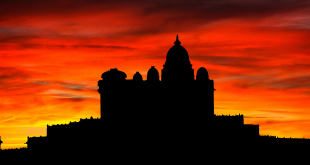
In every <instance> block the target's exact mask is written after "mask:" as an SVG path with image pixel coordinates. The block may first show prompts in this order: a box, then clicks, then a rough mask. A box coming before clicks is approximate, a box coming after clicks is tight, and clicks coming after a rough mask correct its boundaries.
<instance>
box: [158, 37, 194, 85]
mask: <svg viewBox="0 0 310 165" xmlns="http://www.w3.org/2000/svg"><path fill="white" fill-rule="evenodd" d="M180 44H181V42H180V41H179V36H178V35H177V39H176V41H175V42H174V46H172V48H170V49H169V51H168V53H167V57H166V62H165V64H164V68H163V69H162V70H161V72H162V74H161V80H162V81H171V82H172V81H180V80H182V81H183V82H185V81H193V80H194V70H193V68H192V64H191V62H190V61H189V56H188V53H187V51H186V49H185V48H184V47H183V46H181V45H180Z"/></svg>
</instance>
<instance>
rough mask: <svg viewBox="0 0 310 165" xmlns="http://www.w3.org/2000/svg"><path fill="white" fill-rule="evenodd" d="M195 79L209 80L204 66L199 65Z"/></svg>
mask: <svg viewBox="0 0 310 165" xmlns="http://www.w3.org/2000/svg"><path fill="white" fill-rule="evenodd" d="M196 80H198V81H205V80H209V74H208V71H207V69H206V68H204V67H200V68H199V69H198V71H197V75H196Z"/></svg>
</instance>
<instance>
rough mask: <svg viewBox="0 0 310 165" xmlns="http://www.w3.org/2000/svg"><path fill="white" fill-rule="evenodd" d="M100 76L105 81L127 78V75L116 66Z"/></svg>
mask: <svg viewBox="0 0 310 165" xmlns="http://www.w3.org/2000/svg"><path fill="white" fill-rule="evenodd" d="M101 78H102V79H103V80H107V81H122V80H125V79H126V78H127V75H126V73H124V72H122V71H119V70H117V68H114V69H110V70H108V71H106V72H104V73H102V75H101Z"/></svg>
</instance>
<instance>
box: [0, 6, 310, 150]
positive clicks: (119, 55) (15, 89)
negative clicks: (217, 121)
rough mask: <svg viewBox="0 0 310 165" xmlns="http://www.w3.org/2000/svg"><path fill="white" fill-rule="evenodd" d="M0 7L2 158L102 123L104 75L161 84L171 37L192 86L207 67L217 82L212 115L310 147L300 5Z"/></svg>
mask: <svg viewBox="0 0 310 165" xmlns="http://www.w3.org/2000/svg"><path fill="white" fill-rule="evenodd" d="M17 2H18V3H17ZM0 4H1V5H0V59H1V60H0V93H1V95H0V100H1V102H0V113H1V116H0V123H1V124H0V136H1V140H2V141H3V144H2V145H1V148H2V149H6V148H16V147H17V148H19V147H25V146H26V145H25V144H24V143H25V142H26V141H27V136H40V135H42V136H45V135H46V125H47V124H48V125H52V124H64V123H69V122H70V121H79V119H80V118H86V117H87V118H89V117H90V116H93V117H94V118H97V117H100V100H99V93H98V92H97V89H98V86H97V82H98V80H100V79H101V74H102V73H103V72H105V71H107V70H109V69H111V68H118V69H119V70H121V71H123V72H125V73H126V74H127V79H132V76H133V75H134V74H135V72H136V71H139V72H140V73H141V75H142V76H143V79H144V80H145V79H146V73H147V71H148V69H149V68H151V66H155V68H156V69H157V70H158V71H159V74H160V77H161V69H162V68H163V64H164V62H165V59H166V55H167V52H168V50H169V49H170V48H171V47H172V46H173V45H174V41H175V37H176V35H177V34H178V35H179V40H180V41H181V45H182V46H183V47H184V48H185V49H186V50H187V51H188V53H189V59H190V61H191V64H192V65H193V69H194V73H195V76H196V72H197V70H198V68H200V67H205V68H206V69H207V70H208V72H209V76H210V79H213V80H214V86H215V89H216V91H215V94H214V95H215V99H214V101H215V114H216V115H221V114H224V115H228V114H230V115H236V114H239V113H240V114H243V115H244V117H245V118H244V123H245V124H259V128H260V135H273V136H278V137H292V138H293V137H294V138H303V137H305V138H310V123H309V119H310V112H308V110H309V108H310V104H309V100H310V85H309V84H310V83H309V82H310V72H309V71H310V62H309V61H310V60H309V59H310V56H309V55H310V47H309V44H310V40H309V38H310V24H309V20H310V16H309V12H310V10H309V9H310V3H309V2H307V1H298V2H270V1H242V0H238V1H228V0H223V1H208V2H202V1H195V0H194V1H191V2H188V1H183V0H181V1H169V2H168V1H161V0H158V1H147V2H146V1H145V2H144V1H130V2H127V1H117V2H100V1H96V0H90V1H79V2H75V1H70V0H69V1H65V2H62V1H56V2H50V1H36V0H30V1H27V2H24V1H19V0H18V1H15V3H14V2H0ZM17 4H18V5H17Z"/></svg>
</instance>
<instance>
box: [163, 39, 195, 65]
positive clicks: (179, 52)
mask: <svg viewBox="0 0 310 165" xmlns="http://www.w3.org/2000/svg"><path fill="white" fill-rule="evenodd" d="M174 44H175V45H174V46H172V47H171V48H170V49H169V51H168V53H167V57H166V62H167V61H171V62H173V61H175V62H178V63H179V62H182V61H184V62H188V61H189V56H188V52H187V50H186V49H185V48H184V47H183V46H181V45H180V44H181V42H180V41H179V36H178V35H177V38H176V41H175V42H174Z"/></svg>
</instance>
